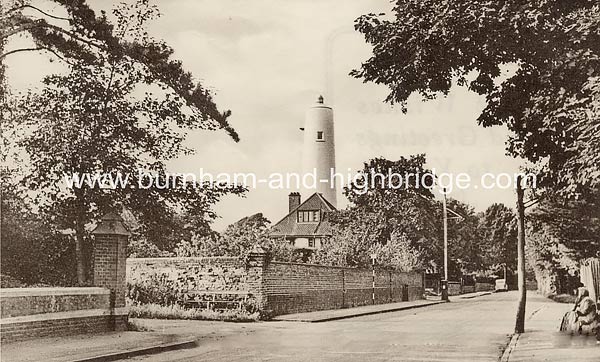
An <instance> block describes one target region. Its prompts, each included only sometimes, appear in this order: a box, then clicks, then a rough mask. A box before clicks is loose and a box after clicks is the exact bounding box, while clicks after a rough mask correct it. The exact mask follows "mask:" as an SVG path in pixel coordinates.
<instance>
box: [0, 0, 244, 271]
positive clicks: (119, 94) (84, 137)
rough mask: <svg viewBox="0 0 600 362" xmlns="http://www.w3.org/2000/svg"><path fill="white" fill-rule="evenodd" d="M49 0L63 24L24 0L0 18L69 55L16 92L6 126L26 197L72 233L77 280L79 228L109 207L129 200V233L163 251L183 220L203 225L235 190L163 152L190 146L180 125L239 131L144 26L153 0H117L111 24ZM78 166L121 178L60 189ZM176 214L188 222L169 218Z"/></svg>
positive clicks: (82, 259) (85, 261)
mask: <svg viewBox="0 0 600 362" xmlns="http://www.w3.org/2000/svg"><path fill="white" fill-rule="evenodd" d="M57 3H59V4H60V5H62V7H63V8H64V9H65V10H66V11H67V13H68V15H69V17H68V18H67V20H66V22H67V23H68V25H66V24H64V25H65V26H64V27H60V26H57V25H53V24H50V23H48V22H47V21H46V20H44V19H38V18H32V17H31V16H29V15H25V13H24V11H25V10H35V13H36V14H38V15H40V14H42V15H44V16H47V14H45V13H44V12H42V11H40V9H37V8H35V7H33V6H31V5H29V4H28V3H26V2H17V3H15V6H14V7H12V8H10V9H8V11H7V14H9V15H10V16H9V17H8V18H3V22H4V24H3V25H4V26H6V27H7V30H6V31H7V32H8V33H7V34H9V35H11V34H20V33H22V32H28V33H29V34H30V35H31V36H32V37H33V39H34V41H35V42H36V45H37V48H36V49H43V50H48V51H51V52H52V53H55V54H57V55H59V56H60V57H61V59H63V60H65V61H66V62H67V63H68V64H69V71H68V72H67V74H61V75H48V76H47V77H45V79H44V87H43V88H42V90H41V91H40V92H37V93H34V92H32V91H31V92H29V93H27V94H26V95H24V96H22V97H20V98H19V99H18V100H17V105H16V106H15V107H14V109H12V112H11V114H10V118H9V119H8V121H9V122H8V124H7V127H6V129H5V130H3V133H4V134H5V135H6V136H7V137H8V138H9V139H11V140H14V141H13V142H12V143H10V145H9V146H11V147H13V148H16V149H22V150H24V151H25V152H26V154H27V156H28V164H27V166H28V168H26V169H25V171H24V173H26V174H27V176H25V177H24V179H23V184H24V185H25V186H26V187H27V188H28V189H30V190H32V191H34V192H35V193H36V198H35V200H34V202H35V204H36V205H39V208H40V211H41V212H42V213H44V214H46V215H48V216H49V217H51V218H52V220H53V223H54V224H55V225H56V226H57V227H58V228H59V229H62V230H71V231H72V233H73V234H74V235H75V238H76V253H77V260H78V269H77V272H78V281H79V283H83V282H84V281H85V279H86V276H87V275H86V269H87V267H88V266H89V257H90V255H89V253H90V246H89V245H90V238H89V234H88V231H89V229H90V227H91V226H92V225H93V224H94V223H95V222H96V221H97V220H98V219H99V217H101V216H102V215H103V214H104V213H106V212H107V211H110V210H115V209H116V210H119V211H120V210H122V209H125V210H128V211H130V212H131V213H133V217H134V219H135V220H136V222H137V227H136V228H135V230H133V231H134V239H141V238H145V239H146V240H150V241H152V242H153V243H155V244H156V245H157V246H158V248H160V249H162V250H169V249H172V248H173V247H174V246H175V244H176V243H177V242H178V241H179V240H181V238H182V235H181V233H182V232H184V233H185V232H187V233H188V234H189V233H190V229H191V228H194V230H195V231H194V232H195V233H208V232H209V231H210V223H211V222H212V220H214V218H215V217H216V215H215V213H214V212H213V211H212V209H211V207H212V205H214V204H215V203H216V202H217V201H218V200H219V199H220V197H221V196H223V195H225V194H228V193H238V194H239V193H242V192H243V191H244V189H242V188H239V187H229V186H228V185H210V184H207V183H202V184H200V185H198V184H194V183H192V182H186V179H185V176H184V175H176V176H174V177H170V178H169V177H168V175H167V170H166V166H165V164H166V162H167V161H168V160H171V159H173V158H176V157H178V156H181V155H184V154H189V153H191V152H192V150H189V149H186V148H185V147H184V146H183V141H184V140H185V136H186V134H187V132H188V131H189V130H196V129H205V130H212V129H217V128H224V129H226V130H228V132H229V133H230V134H231V136H232V137H233V139H234V140H237V139H238V137H237V134H236V133H235V132H234V131H233V130H232V129H231V127H230V126H229V125H228V123H227V118H228V117H229V115H230V112H229V111H226V112H219V111H218V110H217V108H216V105H215V104H214V103H213V101H212V98H211V95H210V92H208V91H206V90H204V89H203V88H202V86H201V85H200V84H196V85H194V83H193V81H192V76H191V74H190V73H188V72H185V71H184V70H183V68H182V65H181V62H179V61H177V60H173V59H172V58H171V56H172V53H173V50H172V49H171V48H170V47H168V46H167V45H166V44H165V43H164V42H162V41H157V40H154V39H153V38H152V37H150V35H149V34H148V33H147V31H146V30H145V25H146V23H147V22H148V21H149V20H151V19H153V18H155V17H156V16H158V10H157V8H156V7H154V6H151V5H149V4H148V1H145V0H140V1H137V2H136V3H135V4H132V5H128V4H121V5H120V6H118V7H116V8H115V10H114V14H113V15H114V16H115V18H116V22H115V24H112V23H111V22H109V21H108V18H107V16H106V14H101V15H100V16H96V14H95V13H94V12H93V11H92V10H91V9H90V8H89V7H88V6H87V5H86V4H85V2H84V1H75V2H72V1H57ZM14 52H15V51H9V52H7V53H4V54H3V55H2V57H4V56H7V55H9V53H14ZM139 170H144V171H145V172H149V173H151V174H152V177H153V180H154V183H153V185H152V186H150V187H147V186H144V185H148V183H149V179H150V176H148V175H146V174H141V173H139V172H138V171H139ZM86 174H87V175H92V176H93V175H110V176H112V177H113V178H116V177H118V176H119V175H120V176H121V177H123V178H125V177H127V178H128V180H127V184H126V185H119V186H117V187H116V188H114V187H106V184H102V183H100V184H99V183H96V184H94V185H90V184H87V183H83V184H82V185H81V187H78V186H75V187H73V188H68V187H65V185H64V184H63V183H62V182H61V181H62V180H63V176H64V175H68V176H71V175H79V177H85V175H86ZM215 186H216V187H215ZM181 215H184V216H183V217H184V218H186V220H185V223H184V224H186V225H189V227H188V228H187V229H183V230H182V229H180V228H179V227H178V226H179V225H180V224H179V223H178V221H179V218H180V216H181ZM187 236H189V235H187ZM184 238H185V235H184Z"/></svg>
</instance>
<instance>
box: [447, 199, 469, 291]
mask: <svg viewBox="0 0 600 362" xmlns="http://www.w3.org/2000/svg"><path fill="white" fill-rule="evenodd" d="M443 190H444V201H443V202H442V205H443V206H444V280H442V300H444V301H446V302H447V301H448V211H450V212H451V213H452V214H454V216H453V217H451V218H450V219H459V220H464V217H462V216H461V215H459V214H458V213H456V212H454V211H452V210H448V207H447V205H446V188H445V187H444V189H443Z"/></svg>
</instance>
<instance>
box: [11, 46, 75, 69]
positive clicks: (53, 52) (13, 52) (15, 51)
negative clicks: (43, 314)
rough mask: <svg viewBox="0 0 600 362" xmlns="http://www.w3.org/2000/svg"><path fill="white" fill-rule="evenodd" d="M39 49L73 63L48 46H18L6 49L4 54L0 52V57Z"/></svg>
mask: <svg viewBox="0 0 600 362" xmlns="http://www.w3.org/2000/svg"><path fill="white" fill-rule="evenodd" d="M39 50H45V51H47V52H50V53H52V54H54V55H56V57H58V58H59V59H60V60H62V61H64V62H65V63H67V64H69V65H74V64H73V63H71V62H69V61H68V60H66V59H65V58H64V57H62V56H60V55H59V54H58V53H57V52H55V51H54V50H52V49H50V48H46V47H37V48H20V49H15V50H11V51H8V52H6V53H4V54H0V59H4V58H6V57H7V56H9V55H11V54H15V53H20V52H35V51H39Z"/></svg>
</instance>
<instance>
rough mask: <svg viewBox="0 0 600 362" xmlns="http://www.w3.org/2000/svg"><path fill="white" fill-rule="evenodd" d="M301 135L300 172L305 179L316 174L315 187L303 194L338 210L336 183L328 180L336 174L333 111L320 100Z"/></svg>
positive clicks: (311, 108) (320, 97)
mask: <svg viewBox="0 0 600 362" xmlns="http://www.w3.org/2000/svg"><path fill="white" fill-rule="evenodd" d="M303 131H304V148H303V151H302V171H303V174H304V175H306V174H313V173H314V174H316V185H315V186H316V187H315V188H307V189H306V190H305V191H307V192H310V193H314V192H319V193H321V194H322V195H323V197H324V198H325V199H326V200H327V201H329V202H330V203H331V204H332V205H333V206H334V207H337V202H336V187H335V182H334V181H335V180H331V175H332V174H334V173H335V141H334V131H333V110H332V109H331V107H328V106H326V105H325V104H324V102H323V96H319V98H318V99H317V103H315V104H314V105H313V106H312V107H310V108H309V109H308V110H307V111H306V119H305V123H304V128H303ZM309 195H310V194H309ZM307 196H308V195H307Z"/></svg>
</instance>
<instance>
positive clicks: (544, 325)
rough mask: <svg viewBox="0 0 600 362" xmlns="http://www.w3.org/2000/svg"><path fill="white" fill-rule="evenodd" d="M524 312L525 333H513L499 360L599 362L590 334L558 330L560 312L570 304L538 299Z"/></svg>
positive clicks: (599, 354) (598, 347)
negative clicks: (576, 333)
mask: <svg viewBox="0 0 600 362" xmlns="http://www.w3.org/2000/svg"><path fill="white" fill-rule="evenodd" d="M528 298H530V297H529V296H528ZM538 298H539V296H535V297H533V301H534V303H533V305H532V306H531V307H529V308H528V309H529V311H528V312H527V315H528V319H527V321H526V324H525V333H522V334H516V335H513V337H512V339H511V343H510V344H509V345H508V347H507V348H506V350H505V352H504V354H503V356H502V360H501V361H502V362H530V361H531V362H538V361H539V362H541V361H577V362H588V361H589V362H598V361H600V344H598V343H596V342H597V341H596V338H595V337H593V336H591V337H588V336H581V335H569V334H565V333H561V332H559V326H560V323H561V320H562V317H563V315H564V314H565V313H566V312H568V311H569V310H571V308H572V307H573V305H572V304H562V303H552V302H543V303H536V302H538Z"/></svg>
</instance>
